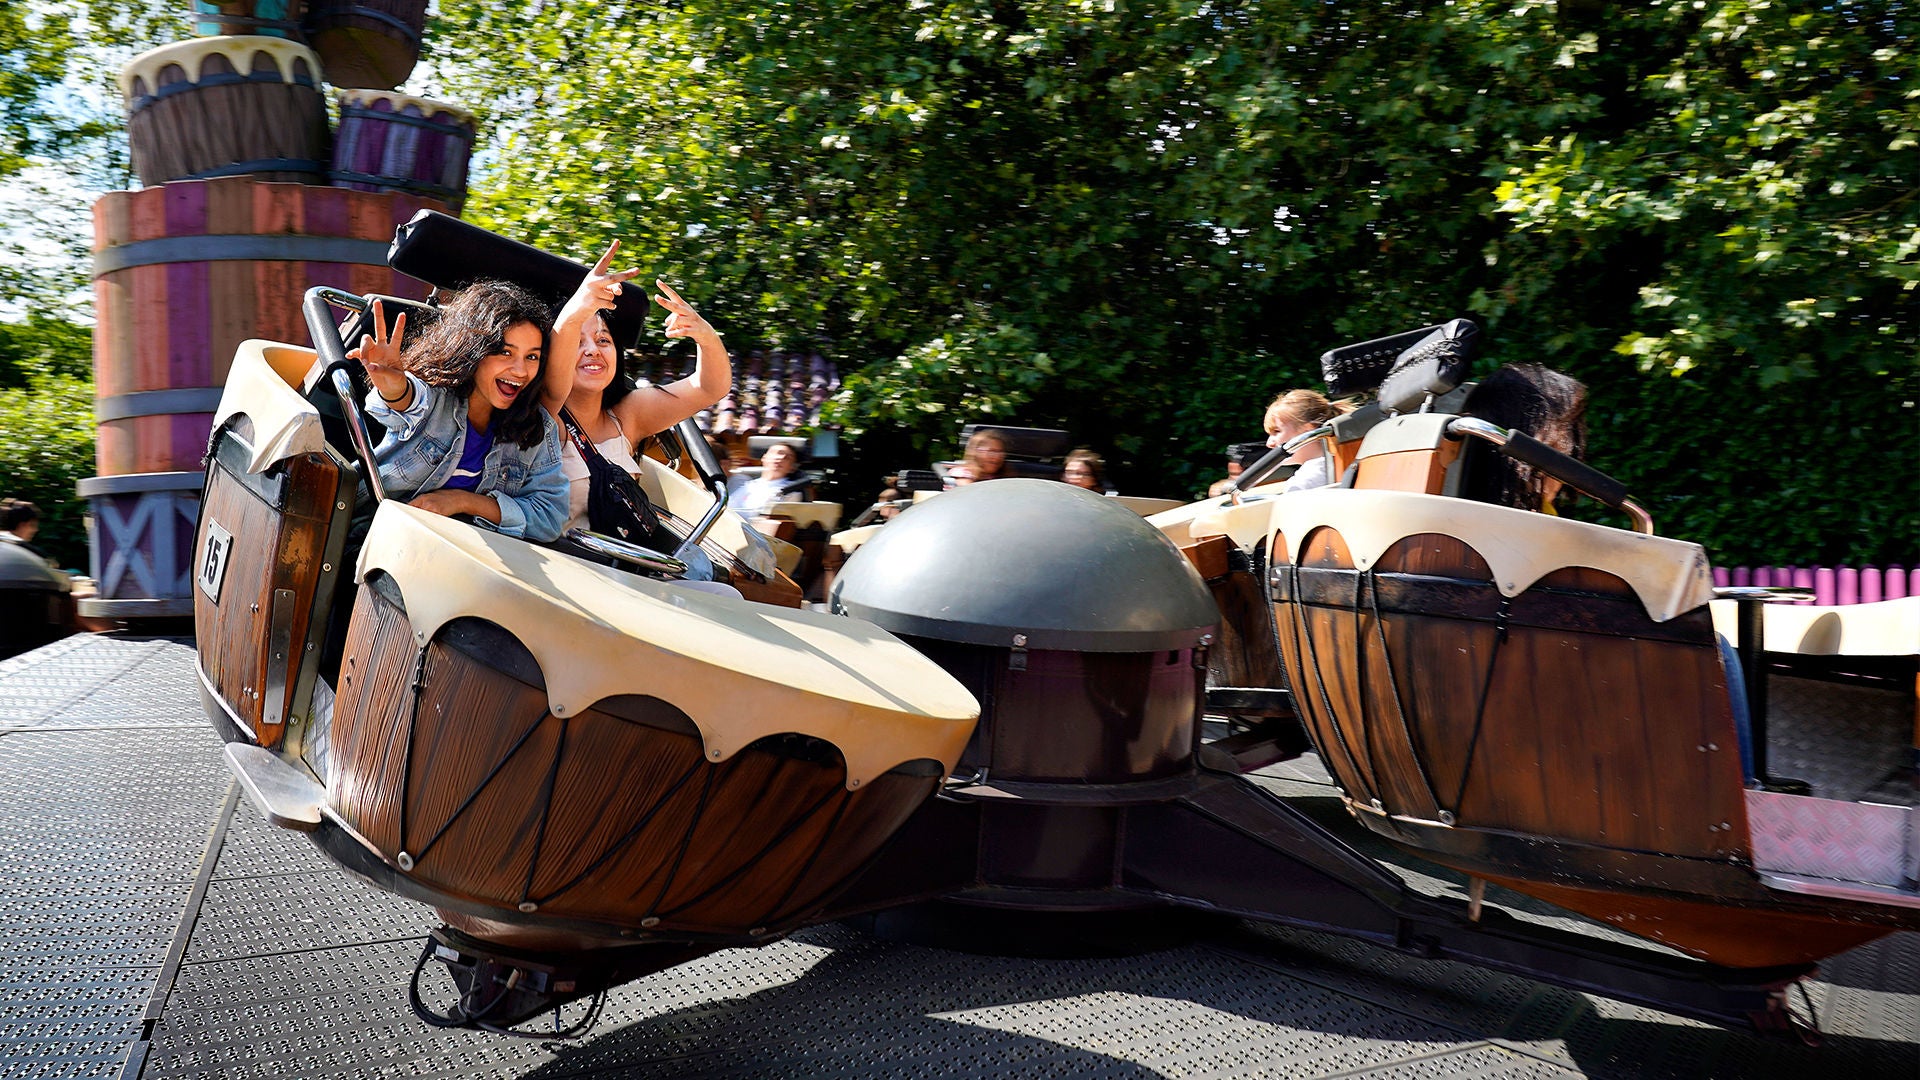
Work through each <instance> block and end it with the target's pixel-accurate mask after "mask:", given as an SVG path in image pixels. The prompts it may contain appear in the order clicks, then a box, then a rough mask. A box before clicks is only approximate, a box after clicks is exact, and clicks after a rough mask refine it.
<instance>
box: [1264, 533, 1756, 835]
mask: <svg viewBox="0 0 1920 1080" xmlns="http://www.w3.org/2000/svg"><path fill="white" fill-rule="evenodd" d="M1301 562H1302V568H1303V569H1306V568H1309V567H1311V568H1318V569H1333V570H1344V571H1351V568H1352V566H1353V563H1352V559H1351V556H1350V554H1349V553H1348V551H1347V549H1346V545H1345V544H1344V542H1342V541H1341V539H1340V538H1339V536H1338V535H1337V534H1335V533H1333V532H1332V531H1331V530H1324V529H1323V530H1320V531H1318V532H1316V533H1315V534H1314V535H1313V536H1312V537H1310V538H1309V542H1308V545H1307V549H1306V551H1305V552H1304V553H1303V558H1302V561H1301ZM1371 576H1372V577H1375V578H1379V579H1381V582H1380V590H1381V591H1382V592H1384V591H1385V589H1386V587H1387V586H1390V585H1395V584H1399V585H1410V586H1418V585H1420V584H1422V583H1423V579H1425V580H1432V581H1438V582H1451V583H1483V584H1481V585H1480V589H1481V591H1482V593H1481V594H1482V595H1483V596H1490V595H1491V593H1492V589H1493V586H1492V582H1491V579H1490V575H1489V574H1488V571H1487V568H1486V564H1485V562H1484V561H1482V560H1481V559H1480V557H1479V556H1478V555H1475V554H1474V553H1473V552H1472V551H1471V550H1470V549H1468V548H1467V547H1466V545H1464V544H1462V543H1461V542H1459V541H1457V540H1454V539H1452V538H1451V537H1445V536H1418V537H1411V538H1409V539H1407V540H1405V541H1402V542H1401V543H1400V544H1399V545H1397V546H1396V547H1395V548H1393V549H1391V550H1389V552H1388V553H1387V554H1386V555H1385V556H1384V557H1383V558H1382V559H1381V561H1380V562H1379V564H1378V565H1377V566H1376V567H1375V570H1374V571H1373V574H1372V575H1371ZM1349 577H1350V580H1351V582H1352V594H1351V596H1352V598H1351V599H1349V600H1347V601H1346V602H1344V603H1339V602H1325V601H1317V602H1316V601H1312V600H1310V601H1309V602H1307V603H1304V604H1295V603H1283V604H1276V605H1275V607H1274V619H1275V623H1276V625H1277V626H1278V627H1279V640H1280V648H1281V651H1282V654H1283V656H1284V662H1285V665H1286V668H1287V670H1288V672H1289V673H1291V674H1293V676H1294V677H1295V679H1296V682H1295V684H1294V685H1295V689H1296V693H1295V699H1296V706H1297V707H1298V708H1299V709H1300V710H1301V712H1302V714H1303V716H1304V717H1305V718H1306V719H1307V722H1308V724H1309V726H1310V728H1311V730H1312V731H1313V733H1314V737H1315V741H1316V743H1317V744H1318V745H1319V746H1320V747H1321V749H1322V755H1323V757H1325V759H1326V761H1327V764H1328V767H1329V768H1331V769H1332V770H1333V771H1334V773H1335V775H1336V776H1337V777H1338V778H1339V780H1340V782H1341V784H1342V786H1343V787H1345V788H1346V790H1347V791H1348V792H1349V794H1351V795H1353V796H1355V797H1356V798H1358V799H1360V800H1361V801H1362V802H1363V803H1366V802H1373V801H1375V800H1377V801H1378V804H1379V806H1380V808H1381V809H1382V810H1384V811H1385V812H1387V813H1389V814H1398V815H1405V816H1409V817H1414V818H1418V819H1422V820H1429V821H1431V820H1437V819H1439V816H1440V814H1441V813H1442V812H1447V813H1450V814H1451V815H1452V816H1453V819H1454V821H1455V823H1456V825H1457V826H1459V827H1462V828H1477V829H1498V830H1504V831H1511V832H1519V833H1529V834H1538V835H1543V836H1552V837H1558V838H1562V839H1567V840H1573V841H1578V842H1582V843H1588V844H1594V845H1598V846H1603V847H1609V848H1622V849H1638V850H1649V851H1660V852H1666V853H1669V854H1674V855H1683V856H1701V857H1708V858H1731V857H1745V856H1746V855H1747V854H1748V851H1747V847H1748V845H1747V836H1746V825H1745V821H1746V817H1745V809H1744V805H1743V802H1742V795H1741V779H1740V767H1739V754H1738V750H1737V747H1736V742H1735V736H1734V730H1733V720H1732V714H1731V706H1730V704H1729V700H1728V696H1727V689H1726V682H1725V678H1724V676H1723V675H1722V673H1721V670H1720V663H1719V656H1718V652H1717V650H1716V649H1715V646H1714V640H1713V633H1712V627H1711V624H1710V623H1708V622H1707V621H1705V619H1704V618H1703V617H1695V616H1694V615H1688V616H1683V617H1682V619H1680V620H1676V621H1675V623H1673V624H1669V625H1667V626H1666V627H1663V628H1659V629H1658V630H1657V631H1656V628H1654V627H1653V626H1652V625H1651V624H1650V623H1649V622H1648V620H1646V619H1645V617H1644V614H1640V615H1639V616H1638V622H1639V623H1645V624H1647V625H1636V624H1635V615H1636V612H1635V608H1636V607H1637V602H1636V601H1634V600H1633V598H1632V596H1631V594H1630V592H1629V591H1628V590H1627V588H1626V586H1625V584H1624V583H1622V582H1620V581H1619V579H1617V578H1614V577H1612V576H1611V575H1607V574H1602V573H1600V572H1598V571H1593V570H1567V571H1560V572H1557V573H1556V574H1554V575H1550V576H1549V577H1548V578H1546V579H1544V580H1543V581H1542V582H1541V583H1540V584H1538V585H1536V586H1535V587H1534V588H1533V589H1530V590H1529V591H1528V592H1527V593H1526V594H1523V595H1522V596H1520V597H1515V598H1513V602H1512V603H1509V604H1507V605H1505V607H1504V611H1505V615H1504V616H1502V615H1500V614H1499V612H1500V611H1501V610H1502V607H1501V605H1499V604H1498V603H1497V602H1495V603H1493V604H1492V607H1493V614H1494V617H1493V618H1479V617H1474V618H1466V617H1461V615H1460V613H1459V612H1457V611H1456V610H1449V609H1448V608H1446V607H1444V606H1441V607H1435V608H1431V609H1427V610H1421V609H1420V607H1419V606H1418V600H1419V597H1418V595H1417V594H1411V595H1410V597H1408V598H1402V599H1397V600H1389V601H1387V602H1385V603H1381V604H1380V610H1379V612H1378V614H1377V615H1376V612H1375V610H1374V602H1373V600H1372V596H1373V595H1376V594H1374V593H1372V592H1371V591H1370V590H1371V588H1372V586H1371V585H1370V584H1369V583H1368V582H1367V581H1366V580H1365V578H1366V577H1368V575H1361V574H1359V573H1358V572H1351V573H1350V575H1349ZM1454 588H1456V589H1458V588H1460V586H1458V585H1456V586H1454ZM1468 590H1469V591H1471V586H1469V587H1468ZM1363 594H1365V595H1363ZM1502 617H1504V618H1505V619H1506V620H1507V621H1506V625H1505V627H1504V629H1503V628H1502V627H1501V626H1500V624H1499V622H1498V621H1497V620H1498V619H1500V618H1502ZM1543 622H1544V623H1547V624H1548V625H1539V623H1543ZM1530 623H1532V624H1531V625H1530Z"/></svg>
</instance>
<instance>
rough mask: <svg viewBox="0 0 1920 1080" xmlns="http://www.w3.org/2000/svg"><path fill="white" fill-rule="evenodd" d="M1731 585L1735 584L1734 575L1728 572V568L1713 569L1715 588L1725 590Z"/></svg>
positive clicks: (1717, 567)
mask: <svg viewBox="0 0 1920 1080" xmlns="http://www.w3.org/2000/svg"><path fill="white" fill-rule="evenodd" d="M1731 584H1733V575H1732V574H1730V573H1728V572H1727V568H1726V567H1724V566H1716V567H1714V568H1713V587H1714V588H1716V589H1724V588H1726V587H1727V586H1729V585H1731Z"/></svg>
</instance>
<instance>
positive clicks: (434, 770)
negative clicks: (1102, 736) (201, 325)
mask: <svg viewBox="0 0 1920 1080" xmlns="http://www.w3.org/2000/svg"><path fill="white" fill-rule="evenodd" d="M451 625H453V624H450V626H451ZM491 632H492V633H493V634H494V635H496V637H499V638H504V637H505V635H504V632H501V631H499V630H498V629H497V628H491ZM507 640H508V641H509V642H510V641H511V639H507ZM511 651H514V652H517V653H519V654H521V657H520V658H519V659H516V660H514V661H513V662H501V660H500V659H499V657H497V656H492V657H490V656H480V655H473V654H470V653H469V652H467V651H464V646H457V645H452V644H449V643H448V634H447V632H445V631H443V633H442V636H441V637H440V638H437V639H435V640H434V641H432V642H429V643H428V644H427V646H426V647H425V656H424V666H423V667H421V666H419V665H420V662H421V657H420V655H419V653H418V652H417V650H416V648H415V643H414V640H413V635H412V631H411V628H410V626H409V625H408V621H407V617H406V614H405V612H404V611H403V610H402V609H401V608H400V607H399V606H397V605H395V604H393V603H391V602H390V601H389V600H387V599H386V598H384V597H382V596H381V595H379V589H377V588H375V587H370V586H362V588H361V589H360V591H359V597H358V600H357V601H356V607H355V610H354V615H353V622H352V627H351V629H350V631H349V636H348V642H347V647H346V656H345V658H344V661H343V665H342V669H341V681H340V686H339V698H338V701H337V706H336V711H335V714H334V722H333V728H332V754H333V771H332V774H331V777H330V789H329V801H330V803H331V804H332V806H333V808H334V809H335V810H336V811H337V812H338V813H339V814H340V815H341V816H342V818H343V819H344V820H345V821H346V822H347V823H348V824H350V825H351V826H352V827H353V828H354V829H355V831H357V832H358V833H359V834H360V835H361V836H363V837H365V838H366V839H367V841H368V842H370V843H371V844H372V845H373V846H374V847H375V849H376V850H378V852H379V853H380V854H381V855H382V856H383V857H384V858H385V859H387V860H388V861H389V862H391V863H395V864H396V865H397V864H398V856H399V854H400V853H401V852H402V851H404V852H407V853H408V855H409V856H410V858H411V859H412V860H413V862H414V868H413V870H412V871H410V872H409V876H410V877H411V878H413V879H414V880H416V881H418V882H419V883H421V884H423V885H425V886H427V887H429V888H431V889H433V890H434V891H436V892H438V893H440V894H441V895H443V896H445V897H447V898H449V899H450V900H451V901H455V902H456V903H457V904H459V905H475V904H477V905H481V906H483V907H484V908H486V909H488V911H490V912H492V913H493V914H491V915H489V916H487V919H488V920H491V921H486V922H475V923H473V924H472V925H475V926H487V927H491V935H492V937H493V938H494V939H495V940H501V939H502V938H505V939H508V940H516V939H522V938H523V939H524V941H526V942H533V941H539V940H545V939H546V937H547V936H550V935H551V933H552V929H551V927H552V924H551V923H548V924H546V925H547V927H548V928H546V929H543V926H542V922H543V920H575V921H585V922H588V923H591V924H594V925H597V926H601V927H605V928H606V933H607V934H608V935H609V936H614V935H618V934H620V933H621V931H630V932H641V931H648V932H651V933H652V934H654V935H658V936H669V937H670V936H672V935H674V934H676V933H679V934H713V935H722V936H728V937H736V936H737V937H739V938H741V939H742V940H751V932H752V931H753V930H755V929H756V928H779V927H782V926H791V925H796V924H798V923H799V922H801V921H804V919H805V917H806V916H807V915H808V914H809V913H810V912H812V911H814V910H816V909H817V908H818V907H819V906H820V905H821V904H822V903H824V902H825V900H826V899H828V898H829V897H830V896H831V894H832V893H833V892H834V891H836V890H837V889H838V888H839V887H840V886H842V885H843V884H844V883H845V882H846V881H848V880H849V879H850V878H851V877H852V875H853V874H854V873H855V872H857V871H858V870H859V869H860V868H861V867H862V866H864V865H865V863H866V862H867V860H868V859H869V858H870V857H871V856H872V854H873V853H874V852H875V851H876V850H878V848H879V846H880V844H881V843H882V842H883V841H885V839H886V838H887V837H888V836H890V835H892V834H893V832H894V831H895V830H896V829H898V828H899V826H900V825H901V824H902V823H903V822H904V821H905V820H906V818H907V816H908V815H910V814H911V813H912V812H913V811H914V810H915V809H916V808H917V807H918V806H919V805H920V803H921V802H923V801H924V800H925V799H926V798H927V797H928V796H930V795H931V794H932V791H933V788H934V785H935V784H936V782H937V777H935V776H933V775H931V773H932V772H934V771H937V770H928V772H929V775H926V776H919V775H910V774H909V773H908V772H907V771H902V770H896V771H894V772H891V773H887V774H885V775H883V776H881V777H879V778H878V779H877V780H875V781H874V782H872V783H870V784H868V785H865V786H864V787H862V788H861V789H859V790H858V791H855V792H848V791H847V790H846V788H845V786H844V785H845V779H846V773H845V768H844V765H843V764H842V763H841V762H840V760H839V758H838V754H837V752H832V751H831V750H830V748H828V753H827V754H825V755H822V754H821V753H820V752H819V751H820V750H821V749H822V748H825V747H826V744H824V743H819V742H817V741H816V740H801V739H800V737H798V736H775V737H772V738H769V739H763V740H760V741H758V742H756V743H754V744H753V745H751V746H749V747H747V748H746V749H744V750H742V751H740V752H739V753H737V754H735V755H733V756H732V757H730V758H728V759H727V760H725V761H721V762H710V761H708V760H706V756H705V751H704V749H703V745H702V743H701V740H700V738H699V735H698V732H697V729H695V728H694V727H693V725H692V724H691V722H689V721H688V720H687V719H686V718H685V717H684V715H683V714H681V713H679V712H678V710H675V709H673V708H671V707H670V706H667V705H665V704H664V703H662V702H660V701H659V700H658V699H655V698H651V697H644V696H637V695H636V696H627V697H621V698H616V699H611V700H606V701H602V702H599V703H597V704H596V705H595V706H594V707H593V708H591V709H589V710H586V711H584V712H582V713H581V714H579V715H578V716H574V717H570V718H565V719H562V718H559V717H556V716H554V715H552V713H551V712H549V711H548V705H547V696H546V692H545V690H544V689H543V688H542V687H541V686H539V685H537V684H535V683H532V682H527V681H523V680H522V679H521V678H519V677H517V676H516V675H515V674H513V671H514V670H525V669H526V667H527V666H529V665H531V664H532V659H531V655H530V654H525V653H524V650H523V649H521V648H520V647H519V646H518V645H517V643H512V650H511ZM533 670H534V671H535V672H537V668H534V669H533ZM416 671H419V672H420V673H421V674H420V676H419V679H418V682H419V686H420V689H419V692H418V694H417V696H416V694H415V692H414V690H413V685H414V683H415V679H416ZM637 681H638V680H637ZM636 688H638V687H636ZM523 905H532V907H531V908H530V909H529V908H527V907H524V906H523ZM516 911H520V912H523V913H525V914H523V915H521V916H518V917H516V916H515V914H514V913H515V912H516ZM513 924H520V925H522V926H524V927H525V933H524V935H521V934H520V933H519V932H517V931H509V930H507V929H504V927H506V926H510V925H513ZM626 940H632V938H630V937H629V938H627V939H626Z"/></svg>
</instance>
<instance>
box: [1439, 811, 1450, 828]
mask: <svg viewBox="0 0 1920 1080" xmlns="http://www.w3.org/2000/svg"><path fill="white" fill-rule="evenodd" d="M1440 824H1442V825H1449V826H1450V825H1452V824H1453V811H1451V810H1442V811H1440Z"/></svg>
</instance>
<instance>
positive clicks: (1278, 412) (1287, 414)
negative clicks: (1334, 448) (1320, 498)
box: [1266, 390, 1352, 493]
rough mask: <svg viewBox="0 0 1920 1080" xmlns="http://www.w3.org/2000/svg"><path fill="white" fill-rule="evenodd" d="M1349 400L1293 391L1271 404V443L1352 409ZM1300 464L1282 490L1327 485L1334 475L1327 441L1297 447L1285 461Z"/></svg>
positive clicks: (1268, 425)
mask: <svg viewBox="0 0 1920 1080" xmlns="http://www.w3.org/2000/svg"><path fill="white" fill-rule="evenodd" d="M1351 408H1352V406H1351V405H1350V404H1349V403H1347V402H1345V401H1328V400H1327V398H1326V395H1324V394H1320V393H1317V392H1315V391H1312V390H1289V391H1287V392H1286V393H1284V394H1281V395H1280V396H1279V397H1277V398H1274V399H1273V404H1271V405H1268V406H1267V415H1266V428H1267V445H1268V446H1281V445H1283V444H1285V443H1287V442H1288V441H1289V440H1292V439H1297V438H1299V437H1300V436H1301V435H1304V434H1306V433H1307V432H1309V431H1312V430H1313V429H1314V428H1317V427H1321V426H1323V425H1324V424H1326V423H1327V421H1329V420H1332V419H1333V418H1334V417H1336V416H1339V415H1340V414H1342V413H1345V412H1347V411H1349V410H1350V409H1351ZM1296 463H1297V464H1298V465H1299V466H1300V467H1299V468H1298V469H1297V470H1295V471H1294V474H1293V476H1292V477H1291V478H1289V479H1288V480H1287V482H1286V483H1284V484H1282V485H1281V486H1280V490H1281V492H1282V493H1285V492H1289V491H1305V490H1307V489H1308V488H1317V487H1326V486H1327V485H1328V484H1331V483H1333V481H1334V477H1333V473H1332V470H1331V469H1330V468H1329V462H1328V460H1327V450H1326V445H1325V440H1322V439H1315V440H1313V441H1312V442H1310V443H1308V444H1306V445H1305V446H1302V447H1301V448H1299V449H1298V450H1295V451H1294V452H1293V453H1292V454H1291V455H1290V456H1288V458H1287V460H1286V462H1283V464H1296Z"/></svg>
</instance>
